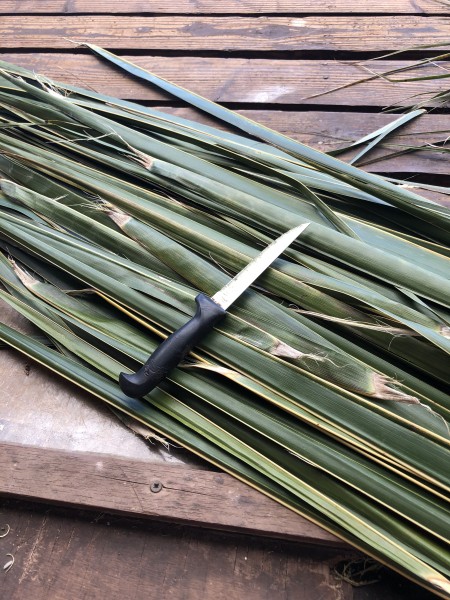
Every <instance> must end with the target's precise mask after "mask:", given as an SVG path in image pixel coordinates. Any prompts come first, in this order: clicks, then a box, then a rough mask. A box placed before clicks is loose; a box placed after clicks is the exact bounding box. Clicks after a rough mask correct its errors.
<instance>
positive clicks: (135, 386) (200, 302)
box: [119, 294, 227, 398]
mask: <svg viewBox="0 0 450 600" xmlns="http://www.w3.org/2000/svg"><path fill="white" fill-rule="evenodd" d="M195 302H196V304H197V311H196V313H195V315H194V316H193V317H192V319H191V320H190V321H188V322H187V323H186V324H185V325H183V326H182V327H180V329H178V330H177V331H174V332H173V333H171V334H170V335H169V337H168V338H166V339H165V340H164V341H163V342H162V343H161V344H160V345H159V346H158V348H156V350H155V351H154V352H153V354H152V355H151V356H150V358H149V359H148V360H147V362H146V363H145V364H144V365H142V367H141V368H140V369H139V371H137V372H136V373H121V374H120V376H119V385H120V387H121V389H122V391H123V392H124V393H125V394H126V395H127V396H131V397H133V398H140V397H142V396H145V394H148V393H149V392H150V391H151V390H152V389H153V388H154V387H156V386H157V385H158V383H160V382H161V381H162V380H163V379H164V378H165V377H166V376H167V375H168V374H169V373H170V371H171V370H172V369H174V368H175V367H176V366H177V365H178V363H180V362H181V361H182V360H183V358H184V357H185V356H186V355H187V354H188V353H189V352H190V351H191V349H192V348H193V347H194V346H196V345H197V344H198V343H199V342H200V340H201V339H202V338H203V337H204V336H205V335H206V334H207V333H209V332H210V331H211V330H212V329H213V328H214V325H216V324H217V323H219V321H221V320H222V319H223V318H224V317H225V315H226V314H227V313H226V311H225V310H224V309H223V308H222V307H221V306H219V305H218V304H216V303H215V302H214V301H213V300H211V298H209V297H208V296H205V294H198V296H197V297H196V298H195Z"/></svg>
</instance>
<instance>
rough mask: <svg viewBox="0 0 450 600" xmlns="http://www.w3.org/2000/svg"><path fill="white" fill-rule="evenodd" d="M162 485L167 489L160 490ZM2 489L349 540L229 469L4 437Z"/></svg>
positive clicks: (331, 541) (279, 533)
mask: <svg viewBox="0 0 450 600" xmlns="http://www.w3.org/2000/svg"><path fill="white" fill-rule="evenodd" d="M153 484H157V485H158V486H160V488H161V489H160V491H158V492H157V493H154V492H152V490H151V486H152V485H153ZM0 495H3V496H13V497H19V498H21V499H24V500H33V501H41V502H42V501H44V502H48V503H56V504H61V505H65V506H72V507H78V508H83V509H89V510H100V511H103V512H110V513H116V514H117V513H119V514H122V515H128V516H135V517H149V518H153V519H157V520H163V521H164V520H165V521H173V522H178V523H185V524H190V525H195V526H199V527H209V528H213V529H226V530H232V531H237V532H245V533H252V534H256V535H265V536H269V537H276V538H283V539H291V540H298V541H302V542H303V543H310V544H318V545H320V544H326V545H328V546H337V547H339V546H346V544H345V543H344V542H342V541H341V540H339V539H338V538H336V537H335V536H334V535H332V534H330V533H328V532H327V531H325V530H323V529H322V528H320V527H318V526H316V525H314V524H313V523H310V522H309V521H307V520H306V519H304V518H302V517H300V516H299V515H297V514H295V513H294V512H292V511H290V510H288V509H287V508H285V507H283V506H281V505H279V504H277V503H276V502H275V501H273V500H271V499H269V498H267V497H265V496H263V495H262V494H260V493H259V492H257V491H255V490H253V489H252V488H250V487H249V486H247V485H245V484H243V483H241V482H239V481H237V480H236V479H235V478H234V477H231V476H230V475H226V474H224V473H218V472H212V471H203V470H197V469H189V468H187V467H186V465H182V466H175V465H167V464H166V465H160V464H159V465H158V464H149V463H148V462H147V461H143V460H141V461H140V460H137V459H125V458H122V457H114V456H106V455H103V454H98V453H88V452H83V453H81V452H75V453H73V452H72V453H71V452H64V451H60V450H53V449H46V448H35V447H33V446H25V445H21V444H7V443H0Z"/></svg>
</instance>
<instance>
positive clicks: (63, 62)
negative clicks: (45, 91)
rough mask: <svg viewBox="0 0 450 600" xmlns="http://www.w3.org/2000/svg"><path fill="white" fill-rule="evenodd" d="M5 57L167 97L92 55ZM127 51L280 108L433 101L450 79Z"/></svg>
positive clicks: (141, 62) (148, 64)
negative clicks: (429, 95) (394, 76)
mask: <svg viewBox="0 0 450 600" xmlns="http://www.w3.org/2000/svg"><path fill="white" fill-rule="evenodd" d="M449 39H450V37H449ZM0 58H1V59H2V60H5V61H8V62H11V63H13V64H17V65H20V66H23V67H25V68H27V69H32V70H35V71H37V72H41V73H45V74H46V75H47V76H48V77H50V78H53V79H55V80H57V81H58V80H59V81H61V80H63V81H64V82H66V83H70V84H72V85H78V86H80V87H87V88H89V89H94V90H96V91H98V92H101V93H104V94H109V95H111V96H120V97H121V98H124V99H133V100H134V99H137V100H139V101H145V102H155V101H156V102H157V101H161V100H166V101H167V99H168V96H167V95H166V94H164V93H163V92H160V91H158V89H157V88H155V87H153V86H150V85H148V84H147V85H146V84H145V83H144V82H140V81H139V80H137V79H135V78H133V77H130V76H129V75H126V74H125V73H123V72H121V71H119V70H115V69H113V68H111V66H110V65H108V64H106V63H105V62H102V61H99V59H98V58H96V57H95V56H92V55H89V54H87V55H78V54H68V55H65V54H59V53H56V54H52V53H45V52H44V53H40V54H38V55H36V54H35V53H24V54H22V53H15V52H7V53H4V54H0ZM124 58H126V59H128V60H130V61H131V62H133V63H135V64H137V65H138V66H140V67H142V68H143V69H147V70H148V71H153V72H154V73H157V74H158V75H160V76H161V77H164V78H165V79H169V80H170V81H175V82H176V83H177V84H178V85H181V86H182V87H186V88H188V89H190V90H192V91H194V92H196V93H198V94H200V95H202V96H206V97H207V98H209V99H211V100H214V101H215V102H222V103H231V102H232V103H237V104H259V105H261V108H264V106H266V105H267V104H270V105H280V109H281V110H282V109H283V108H284V107H285V105H295V106H298V107H301V106H302V105H303V106H308V107H311V106H318V107H320V106H325V107H327V106H334V107H340V108H342V109H348V108H349V107H357V108H359V109H364V107H370V108H372V109H373V108H376V109H378V110H381V109H382V108H383V107H385V106H390V105H394V104H398V105H400V106H402V105H403V106H405V105H410V104H414V103H415V102H417V99H416V98H415V97H416V96H417V94H419V93H421V94H423V95H424V97H423V99H424V100H426V94H427V93H432V92H437V91H441V90H444V89H446V85H447V84H446V81H445V80H443V81H442V82H437V83H436V81H435V80H430V81H418V82H408V83H398V84H394V83H392V82H391V81H388V80H386V79H383V78H377V79H371V80H370V81H367V82H365V83H361V84H359V85H353V86H350V87H342V86H349V84H351V83H353V82H355V81H358V80H360V79H362V78H366V77H370V75H371V74H370V73H368V71H367V70H366V69H364V68H363V67H362V66H361V65H353V64H350V63H348V64H346V63H342V64H341V63H337V62H335V61H321V62H320V63H318V62H316V61H311V60H289V61H283V60H275V59H258V58H252V59H250V58H247V59H245V58H227V59H226V60H224V59H223V58H217V57H198V56H179V57H177V58H176V60H175V59H174V58H173V57H168V56H127V55H125V56H124ZM411 64H412V63H411V61H408V62H407V61H376V62H372V63H371V64H370V68H371V69H372V70H373V72H375V73H383V72H385V71H387V70H389V69H396V68H401V67H405V66H407V65H411ZM319 65H320V69H319V68H318V67H319ZM443 66H444V65H443ZM435 72H436V67H434V66H433V67H428V68H422V69H420V70H419V69H415V70H411V71H409V72H408V76H409V77H417V76H419V75H420V76H425V75H432V74H434V73H435ZM213 74H214V76H212V75H213ZM397 77H400V75H398V76H397ZM336 88H340V89H336ZM331 90H335V91H331ZM326 92H327V93H326ZM391 118H392V117H391ZM439 126H441V125H439Z"/></svg>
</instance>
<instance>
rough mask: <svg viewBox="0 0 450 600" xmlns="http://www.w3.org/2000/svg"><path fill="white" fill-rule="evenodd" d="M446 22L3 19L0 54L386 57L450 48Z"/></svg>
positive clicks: (392, 19)
mask: <svg viewBox="0 0 450 600" xmlns="http://www.w3.org/2000/svg"><path fill="white" fill-rule="evenodd" d="M449 37H450V18H449V17H439V16H429V17H427V19H426V20H424V19H423V18H421V17H418V16H407V15H405V16H402V18H399V17H397V16H388V17H384V16H383V17H378V16H377V17H351V16H345V17H336V16H327V17H322V16H315V17H314V16H313V17H304V18H300V17H271V16H269V17H256V18H255V17H200V16H199V17H189V16H174V17H165V16H162V17H128V16H120V17H117V16H109V15H105V16H103V15H100V16H99V15H97V16H95V15H94V16H85V15H78V16H51V17H49V16H34V15H33V16H27V15H12V16H4V17H2V20H1V23H0V47H1V48H54V49H59V48H73V41H71V40H76V41H88V42H91V43H93V44H98V45H100V46H103V47H107V48H110V49H122V50H123V49H136V50H178V51H180V50H183V51H191V52H192V51H197V52H198V51H221V52H231V51H249V50H251V51H255V50H256V51H258V50H259V51H263V52H269V51H283V52H298V51H318V50H323V51H349V52H366V51H367V50H370V51H371V52H385V51H390V50H398V49H401V48H402V47H403V48H406V47H408V48H409V47H411V46H419V45H424V44H430V42H431V41H432V42H433V44H436V48H435V51H438V50H439V49H442V48H447V47H448V39H449Z"/></svg>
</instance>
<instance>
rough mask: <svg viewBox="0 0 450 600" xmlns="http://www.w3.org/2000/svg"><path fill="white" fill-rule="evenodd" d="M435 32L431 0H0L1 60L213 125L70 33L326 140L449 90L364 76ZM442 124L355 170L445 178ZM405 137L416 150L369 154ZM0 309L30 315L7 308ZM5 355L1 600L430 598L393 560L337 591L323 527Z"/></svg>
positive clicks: (361, 131) (446, 31) (431, 124)
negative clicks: (376, 578)
mask: <svg viewBox="0 0 450 600" xmlns="http://www.w3.org/2000/svg"><path fill="white" fill-rule="evenodd" d="M449 40H450V6H446V5H445V3H444V2H441V1H440V0H395V1H392V0H389V1H388V0H379V2H377V3H374V2H372V1H369V0H317V1H316V2H311V1H310V0H171V1H168V0H155V1H151V0H149V1H147V0H128V1H124V0H122V1H119V0H97V1H96V2H92V1H91V0H89V1H88V0H1V1H0V59H1V60H6V61H10V62H13V63H16V64H19V65H23V66H25V67H27V68H30V69H33V70H34V71H36V72H39V73H42V74H45V75H48V76H49V77H51V78H53V79H56V80H60V81H65V82H68V83H73V84H76V85H79V86H83V87H89V88H91V89H94V90H96V91H99V92H103V93H107V94H110V95H114V96H119V97H122V98H125V99H131V100H136V101H139V102H143V103H145V104H147V105H151V106H156V107H162V108H163V109H164V110H167V111H169V112H173V113H176V114H181V115H184V116H185V115H188V116H194V115H195V118H197V119H199V120H201V121H203V122H209V120H208V119H207V118H206V117H202V116H199V115H198V114H197V113H195V112H194V111H193V110H191V109H189V108H186V107H184V106H182V105H181V104H180V103H178V102H176V101H173V99H171V98H169V97H167V96H166V95H164V94H163V93H161V92H159V91H157V90H156V89H153V88H151V87H150V86H145V85H143V84H142V83H140V82H138V81H136V80H134V79H132V78H130V77H127V76H125V75H124V74H123V73H120V72H118V71H117V70H115V69H113V68H111V67H110V66H108V65H106V64H104V63H102V62H100V61H99V60H98V59H97V58H95V57H94V56H92V55H91V54H89V53H88V52H87V51H86V50H84V49H82V48H80V47H79V46H78V45H77V42H84V41H89V42H91V43H94V44H97V45H100V46H102V47H104V48H107V49H111V50H113V51H116V52H117V53H120V54H122V55H124V56H126V57H129V58H130V59H131V60H132V61H133V62H136V63H137V64H138V65H140V66H143V67H144V68H147V69H149V70H151V71H154V72H155V73H157V74H158V75H161V76H162V77H165V78H167V79H170V80H172V81H174V82H175V83H178V84H180V85H182V86H184V87H187V88H189V89H191V90H193V91H195V92H198V93H200V94H202V95H204V96H206V97H208V98H210V99H212V100H215V101H217V102H220V103H223V104H225V105H226V106H228V107H231V108H233V109H235V110H238V111H240V112H242V113H243V114H245V115H248V116H250V117H251V118H253V119H255V120H258V121H260V122H261V123H263V124H265V125H268V126H269V127H272V128H274V129H277V130H279V131H281V132H283V133H286V134H288V135H291V136H293V137H294V138H296V139H299V140H301V141H302V142H305V143H307V144H309V145H312V146H314V147H317V148H319V149H322V150H324V151H328V150H332V149H337V148H339V147H340V146H342V145H345V144H346V143H347V142H348V141H351V140H354V139H357V138H359V137H361V136H363V135H365V134H367V133H370V132H371V131H373V130H375V129H377V128H379V127H381V126H382V125H384V124H386V123H388V122H390V121H391V120H393V118H395V117H393V116H392V115H391V114H387V113H382V110H383V109H384V108H385V107H389V106H391V105H397V106H407V105H409V104H411V103H413V102H415V101H417V98H419V96H417V94H424V93H427V92H437V91H439V90H440V89H445V84H444V83H440V82H439V80H438V81H436V80H433V79H430V80H427V81H417V82H409V83H393V82H392V81H389V80H388V79H386V78H378V77H373V75H374V73H383V72H385V71H387V70H392V69H397V68H400V67H403V66H406V65H409V64H412V63H414V62H416V61H417V60H419V59H421V58H427V57H432V56H434V55H436V54H438V53H441V52H442V53H444V52H445V51H448V43H449ZM428 44H435V47H434V48H431V49H427V48H423V49H414V50H410V51H408V52H407V53H406V54H402V55H400V56H398V55H393V56H387V57H385V58H383V59H382V60H379V61H375V62H371V63H370V64H369V65H367V64H363V63H362V61H364V60H365V59H368V58H373V57H375V56H381V55H386V54H389V53H391V52H393V51H395V50H398V49H402V48H405V49H407V48H413V47H416V46H421V45H428ZM446 65H448V63H445V62H443V63H442V65H441V67H442V68H447V66H446ZM368 67H370V70H368ZM434 69H436V67H435V66H433V65H430V66H429V67H426V68H422V69H420V75H424V74H431V73H434V72H435V70H434ZM413 73H414V72H411V73H410V74H413ZM418 73H419V71H416V74H418ZM361 78H367V81H366V82H364V83H361V84H359V85H353V86H350V85H349V84H351V83H353V82H355V81H357V80H359V79H361ZM444 81H445V80H444ZM343 86H347V87H343ZM423 97H424V96H420V98H423ZM449 135H450V120H449V116H448V111H447V110H446V109H444V108H442V107H437V108H435V110H434V111H433V112H431V113H430V114H428V115H426V116H424V117H421V118H420V119H419V120H416V121H413V122H412V123H410V124H409V125H408V126H407V127H405V128H403V129H401V131H400V132H399V133H398V134H396V135H395V136H394V137H392V138H389V140H387V141H386V142H385V143H384V145H383V146H381V147H380V148H378V149H377V150H376V151H375V152H373V153H372V154H371V155H370V159H374V158H377V159H380V160H377V161H376V162H370V163H369V164H367V167H365V168H367V169H369V170H371V171H373V172H378V173H384V174H386V173H388V174H390V175H392V176H398V177H401V178H404V179H407V178H408V179H409V178H416V179H417V180H420V181H424V182H427V183H434V184H438V185H439V184H442V185H449V181H448V178H449V176H448V160H447V159H446V155H445V154H444V153H442V154H440V153H437V152H436V151H434V150H431V149H430V147H429V146H430V145H431V144H435V143H442V142H443V141H444V140H446V139H447V138H448V136H449ZM400 144H401V145H415V146H416V145H422V146H424V150H422V151H421V152H416V153H411V154H402V155H400V156H395V157H393V158H390V159H389V160H383V159H382V157H383V155H386V154H391V153H392V152H394V150H395V148H397V147H398V145H400ZM427 145H428V149H427V148H426V147H427ZM426 193H427V195H428V196H429V197H435V198H438V199H439V200H440V201H444V202H447V200H446V198H445V197H443V196H442V195H440V194H437V193H436V192H430V191H428V192H426ZM447 198H448V197H447ZM0 320H1V321H5V322H8V323H14V324H19V326H21V327H23V326H24V324H23V323H22V321H21V320H20V319H18V318H17V317H16V316H15V315H13V313H12V311H10V310H8V309H6V308H5V306H4V305H0ZM0 357H1V362H0V374H1V377H2V386H1V389H0V590H1V591H0V597H1V598H2V600H3V598H4V599H5V600H23V599H24V598H34V599H36V600H40V599H44V598H45V599H46V600H68V599H74V600H75V599H76V600H83V599H85V600H93V599H103V598H105V599H106V598H108V600H119V599H121V600H122V599H123V598H135V599H136V600H140V599H141V598H142V599H144V598H145V599H146V600H153V599H157V598H158V599H160V598H168V599H173V600H197V599H199V598H203V599H204V600H210V599H211V600H212V599H214V600H222V599H225V598H227V599H228V600H240V599H241V598H245V599H246V600H263V599H265V598H273V597H274V596H276V597H277V598H278V599H279V600H291V599H294V598H295V599H296V600H297V599H298V600H310V599H312V598H318V599H319V598H322V599H323V600H378V599H379V598H383V599H386V600H403V599H405V600H406V598H408V599H416V598H417V599H425V598H430V595H429V594H427V593H425V592H423V591H422V590H419V589H418V588H416V587H415V586H413V585H412V584H409V583H408V582H405V581H404V580H403V579H401V578H399V577H397V576H395V575H393V574H391V573H387V572H386V573H384V576H383V579H382V581H381V582H380V583H378V584H376V585H373V586H366V587H360V588H358V587H351V586H350V585H349V584H348V583H346V582H344V581H342V580H340V579H337V578H336V577H335V576H334V575H333V572H332V567H333V566H334V565H336V564H337V563H339V562H340V561H341V560H342V559H344V558H345V559H348V558H349V557H352V556H356V554H355V552H354V551H353V550H352V549H350V548H349V547H348V546H346V545H345V544H343V543H342V542H340V541H338V540H337V539H336V538H334V536H332V535H331V534H329V533H327V532H325V531H323V530H321V529H320V528H318V527H317V526H315V525H314V524H311V523H309V522H307V521H305V520H304V519H302V518H301V517H299V516H297V515H295V514H293V513H291V512H290V511H288V510H287V509H284V508H283V507H281V506H279V505H277V504H276V503H274V502H273V501H271V500H270V499H267V498H265V497H263V496H261V495H260V494H258V493H256V492H254V491H253V490H251V489H249V488H248V487H246V486H244V485H243V484H241V483H240V482H238V481H236V480H234V479H232V478H231V477H229V476H227V475H224V474H222V473H219V472H217V471H215V470H213V469H211V468H209V467H208V466H207V465H205V464H204V463H202V462H201V461H199V460H196V459H194V458H193V457H191V456H189V455H188V453H186V452H184V451H182V450H180V449H172V450H171V451H170V452H167V451H166V450H165V449H164V448H163V447H161V446H158V445H151V444H148V443H147V442H145V441H143V440H142V439H141V438H139V437H137V436H136V435H135V434H134V433H133V432H131V431H130V430H128V429H126V428H125V427H124V426H123V425H122V424H121V423H119V422H118V421H117V420H116V419H115V417H113V416H112V415H111V414H110V413H109V412H108V411H107V410H105V409H104V408H103V407H98V405H97V403H96V402H95V401H94V400H92V399H91V398H89V397H88V396H87V395H85V394H81V393H80V392H79V391H78V390H76V389H75V388H73V387H72V386H69V385H67V384H65V383H62V382H60V381H55V379H54V378H53V377H52V376H51V375H49V374H48V373H46V372H44V371H43V370H42V369H40V368H39V367H37V366H35V365H29V364H28V361H27V360H26V359H24V358H23V357H21V356H19V355H17V354H15V353H14V352H12V351H9V350H1V354H0ZM155 485H156V488H155ZM152 489H153V490H155V489H157V490H159V489H160V491H156V492H155V491H152ZM37 502H38V503H39V504H36V503H37ZM6 526H9V528H10V530H9V533H8V535H6V536H5V537H1V535H2V532H4V531H6V530H7V529H2V527H6ZM8 554H11V555H12V556H14V559H15V562H14V565H13V566H12V567H11V569H10V570H9V571H7V572H6V571H2V566H3V564H5V563H7V561H8V560H9V558H10V557H8V556H7V555H8ZM2 560H3V562H2Z"/></svg>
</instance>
